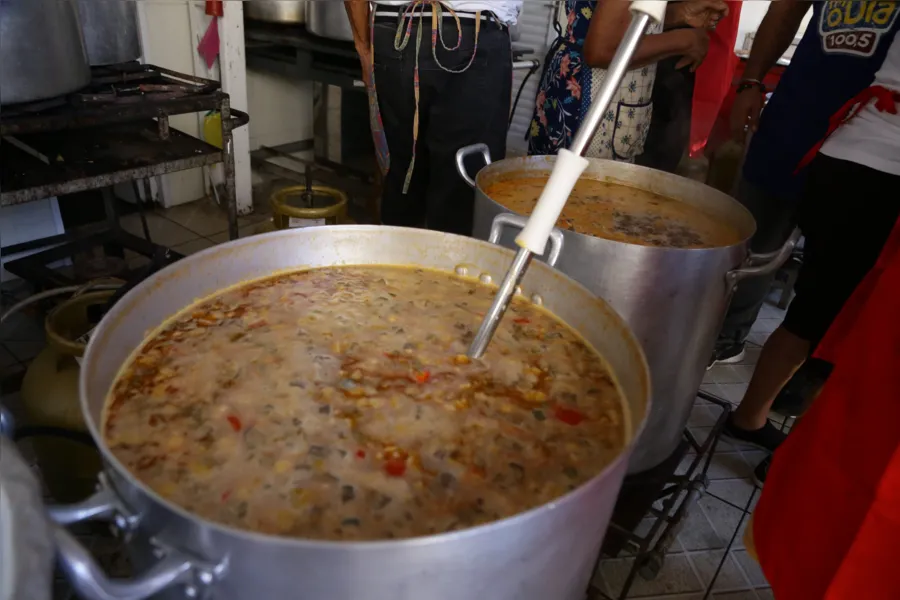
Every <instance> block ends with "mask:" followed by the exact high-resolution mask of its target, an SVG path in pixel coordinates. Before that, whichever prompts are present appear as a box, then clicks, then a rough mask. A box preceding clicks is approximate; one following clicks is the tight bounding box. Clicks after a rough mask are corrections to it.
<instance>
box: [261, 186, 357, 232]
mask: <svg viewBox="0 0 900 600" xmlns="http://www.w3.org/2000/svg"><path fill="white" fill-rule="evenodd" d="M271 201H272V223H273V224H274V225H275V227H276V228H277V229H292V228H294V227H314V226H316V225H342V224H345V223H348V222H349V221H348V218H347V194H345V193H344V192H342V191H341V190H339V189H336V188H332V187H325V186H322V185H310V184H307V185H305V186H302V185H294V186H289V187H285V188H281V189H280V190H277V191H276V192H275V193H273V194H272V198H271Z"/></svg>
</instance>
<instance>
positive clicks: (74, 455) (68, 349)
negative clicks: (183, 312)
mask: <svg viewBox="0 0 900 600" xmlns="http://www.w3.org/2000/svg"><path fill="white" fill-rule="evenodd" d="M114 293H115V292H114V291H97V292H88V293H85V294H81V295H78V296H73V297H72V298H69V299H68V300H66V301H64V302H62V303H60V304H59V305H58V306H57V307H56V308H54V309H53V310H52V311H51V312H50V313H49V314H48V315H47V318H46V320H45V321H44V333H45V334H46V338H47V346H46V347H45V348H44V349H43V350H42V351H41V352H40V354H38V355H37V356H36V357H35V358H34V360H33V361H32V362H31V364H30V365H29V366H28V370H27V371H26V372H25V377H24V379H23V381H22V392H21V393H22V404H23V419H22V422H21V423H20V426H21V427H22V428H23V430H24V431H32V432H34V433H33V434H32V435H31V436H30V437H32V439H31V442H32V446H33V448H34V453H35V456H36V458H37V460H38V466H39V467H40V470H41V473H42V475H43V478H44V482H45V484H46V487H47V491H48V492H49V493H50V495H51V496H52V497H53V499H54V500H56V501H58V502H72V501H76V500H82V499H84V498H86V497H87V496H89V495H90V494H91V493H92V492H93V490H94V486H95V485H96V482H97V473H98V472H99V470H100V468H101V460H100V454H99V452H98V451H97V449H96V447H94V446H93V445H92V444H90V443H86V441H87V440H90V437H89V435H88V430H87V426H86V425H85V422H84V419H83V417H82V415H81V404H80V402H79V400H78V375H79V371H80V365H79V360H80V358H81V356H82V355H83V354H84V349H85V347H86V346H87V343H86V342H85V341H84V340H79V338H81V337H82V336H84V335H85V334H87V333H89V332H90V330H91V329H93V327H94V326H95V325H96V323H94V322H92V319H91V318H90V315H89V307H92V306H102V305H105V304H106V302H107V301H108V300H109V299H110V297H111V296H112V295H113V294H114Z"/></svg>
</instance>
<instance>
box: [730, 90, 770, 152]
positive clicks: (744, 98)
mask: <svg viewBox="0 0 900 600" xmlns="http://www.w3.org/2000/svg"><path fill="white" fill-rule="evenodd" d="M762 108H763V98H762V94H760V93H759V90H758V89H756V88H755V87H749V88H747V89H745V90H743V91H742V92H741V93H740V94H738V95H737V96H735V98H734V105H733V106H732V107H731V135H732V136H734V139H735V140H737V141H739V142H742V141H744V138H745V137H746V135H747V129H748V128H749V130H750V131H751V132H756V127H757V124H758V123H759V114H760V113H761V112H762Z"/></svg>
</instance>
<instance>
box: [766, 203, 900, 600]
mask: <svg viewBox="0 0 900 600" xmlns="http://www.w3.org/2000/svg"><path fill="white" fill-rule="evenodd" d="M875 201H878V200H877V199H875ZM816 354H817V356H819V357H821V358H823V359H826V360H829V361H830V362H833V363H834V365H835V368H834V371H833V372H832V374H831V377H830V378H829V380H828V382H827V384H826V385H825V387H824V389H823V390H822V393H821V394H820V395H819V397H818V398H817V399H816V401H815V402H814V403H813V405H812V408H811V409H810V411H809V412H808V413H807V415H806V416H805V417H804V418H803V419H802V420H801V422H800V423H799V424H798V425H797V426H796V428H795V429H794V430H793V431H792V432H791V435H790V436H788V438H787V440H786V441H785V442H784V444H782V446H781V447H780V448H779V449H778V451H777V452H776V453H775V455H774V459H773V462H772V466H771V468H770V470H769V472H768V475H767V477H766V486H765V488H764V490H763V493H762V498H761V499H760V502H759V505H758V506H757V508H756V511H755V513H754V519H753V537H754V542H755V546H756V552H757V554H758V556H759V560H760V564H761V565H762V568H763V571H764V573H765V575H766V577H767V578H768V580H769V583H770V584H771V585H772V590H773V593H774V595H775V598H777V599H778V600H814V599H819V598H825V599H828V600H844V599H846V600H857V599H859V600H888V599H898V598H900V573H898V572H896V571H894V570H893V569H894V567H895V566H896V565H897V557H900V221H898V223H897V225H896V226H895V227H894V230H893V232H892V234H891V237H890V238H889V239H888V242H887V243H886V244H885V247H884V250H883V251H882V254H881V257H880V258H879V260H878V262H877V264H876V265H875V267H874V268H873V269H872V270H871V271H870V272H869V274H868V275H867V276H866V278H865V279H864V280H863V281H862V283H860V285H859V287H858V288H857V289H856V291H855V292H854V294H853V295H852V296H851V297H850V299H849V300H848V301H847V303H846V304H845V305H844V308H843V309H842V311H841V313H840V315H839V316H838V318H837V320H836V321H835V323H834V324H833V325H832V327H831V329H830V330H829V331H828V334H827V335H826V337H825V339H824V340H823V341H822V343H821V344H820V345H819V348H818V351H817V353H816Z"/></svg>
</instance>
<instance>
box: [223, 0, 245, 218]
mask: <svg viewBox="0 0 900 600" xmlns="http://www.w3.org/2000/svg"><path fill="white" fill-rule="evenodd" d="M224 4H225V16H224V17H222V19H221V20H220V21H219V38H220V40H221V45H220V54H219V65H220V67H221V75H222V80H221V81H222V91H224V92H225V93H226V94H228V95H229V96H230V97H231V108H236V109H238V110H240V111H243V112H247V109H248V103H247V61H246V56H245V53H244V3H243V2H225V3H224ZM233 135H234V187H235V190H236V193H237V210H238V214H239V215H245V214H248V213H250V212H251V211H252V210H253V190H252V186H251V176H250V127H249V125H245V126H243V127H240V128H238V129H235V130H234V133H233Z"/></svg>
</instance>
